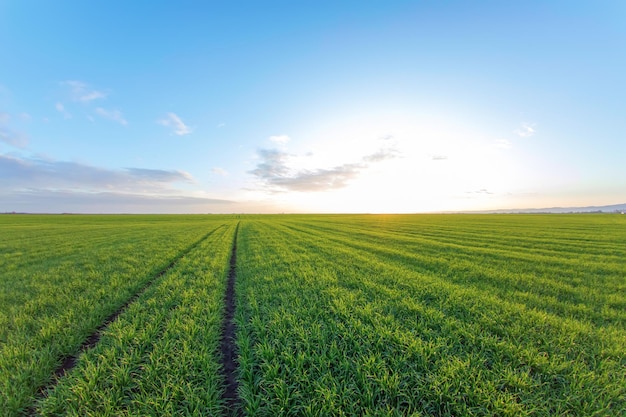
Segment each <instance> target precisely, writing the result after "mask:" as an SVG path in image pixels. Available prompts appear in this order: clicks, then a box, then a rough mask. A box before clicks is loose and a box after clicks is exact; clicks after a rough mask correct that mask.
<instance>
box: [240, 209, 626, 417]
mask: <svg viewBox="0 0 626 417" xmlns="http://www.w3.org/2000/svg"><path fill="white" fill-rule="evenodd" d="M625 250H626V222H625V221H624V219H623V218H621V217H620V216H608V215H603V216H591V215H580V216H554V215H548V216H546V215H543V216H537V215H533V216H520V215H516V216H506V215H495V216H484V215H481V216H476V215H475V216H465V215H430V216H427V215H420V216H266V217H260V218H255V219H251V220H249V221H246V222H243V223H242V227H241V228H240V253H239V257H238V261H239V262H238V292H239V301H238V303H239V305H240V306H241V308H240V309H239V314H238V317H237V318H238V324H239V342H238V343H239V349H240V355H241V357H240V367H241V369H240V374H241V382H242V385H241V397H242V400H243V402H244V407H245V410H246V411H247V413H248V414H249V415H261V416H262V415H267V416H271V415H311V416H313V415H338V416H340V415H389V416H396V415H398V416H400V415H425V416H426V415H438V416H453V415H454V416H459V415H471V416H478V415H502V416H506V415H510V416H524V415H528V416H551V415H624V414H625V413H626V372H625V369H626V292H625V289H626V262H625V261H624V259H626V252H625Z"/></svg>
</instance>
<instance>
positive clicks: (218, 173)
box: [211, 167, 228, 177]
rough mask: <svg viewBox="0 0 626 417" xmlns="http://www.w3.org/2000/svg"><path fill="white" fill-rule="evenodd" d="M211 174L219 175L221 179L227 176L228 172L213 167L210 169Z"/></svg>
mask: <svg viewBox="0 0 626 417" xmlns="http://www.w3.org/2000/svg"><path fill="white" fill-rule="evenodd" d="M211 172H212V173H214V174H217V175H221V176H223V177H225V176H226V175H228V172H227V171H226V170H225V169H223V168H220V167H213V168H211Z"/></svg>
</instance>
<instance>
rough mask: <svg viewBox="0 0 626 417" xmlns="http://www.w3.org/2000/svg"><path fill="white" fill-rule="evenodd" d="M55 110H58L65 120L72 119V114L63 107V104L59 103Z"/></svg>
mask: <svg viewBox="0 0 626 417" xmlns="http://www.w3.org/2000/svg"><path fill="white" fill-rule="evenodd" d="M54 108H55V109H57V111H58V112H59V113H61V114H62V115H63V117H64V118H65V119H71V118H72V115H71V113H70V112H68V111H67V110H65V106H64V105H63V103H60V102H57V103H56V104H55V105H54Z"/></svg>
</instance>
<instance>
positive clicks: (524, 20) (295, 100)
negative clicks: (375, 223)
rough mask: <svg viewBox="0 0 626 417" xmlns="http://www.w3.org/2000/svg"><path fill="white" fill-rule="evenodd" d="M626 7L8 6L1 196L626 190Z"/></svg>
mask: <svg viewBox="0 0 626 417" xmlns="http://www.w3.org/2000/svg"><path fill="white" fill-rule="evenodd" d="M625 51H626V3H624V2H622V1H597V2H575V1H567V2H557V1H554V2H539V1H526V2H496V1H493V2H490V1H472V2H469V1H468V2H462V1H448V2H441V1H388V2H378V1H366V2H363V1H359V2H351V1H344V2H325V1H322V2H319V1H317V2H313V1H311V2H274V1H267V2H252V1H249V2H241V1H240V2H201V1H180V2H160V1H144V2H142V1H134V2H127V1H107V2H103V1H102V2H79V1H55V2H47V1H30V0H20V1H17V0H14V1H6V0H0V62H2V64H1V65H0V212H3V211H28V212H87V213H101V212H102V213H106V212H113V213H118V212H124V213H127V212H138V213H144V212H163V213H206V212H212V213H231V212H427V211H449V210H452V211H456V210H484V209H499V208H531V207H553V206H585V205H605V204H617V203H624V202H626V170H625V168H624V167H625V166H626V53H625Z"/></svg>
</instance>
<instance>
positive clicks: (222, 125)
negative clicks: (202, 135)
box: [217, 122, 226, 128]
mask: <svg viewBox="0 0 626 417" xmlns="http://www.w3.org/2000/svg"><path fill="white" fill-rule="evenodd" d="M224 126H226V123H224V122H222V123H218V124H217V127H218V128H222V127H224Z"/></svg>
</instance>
